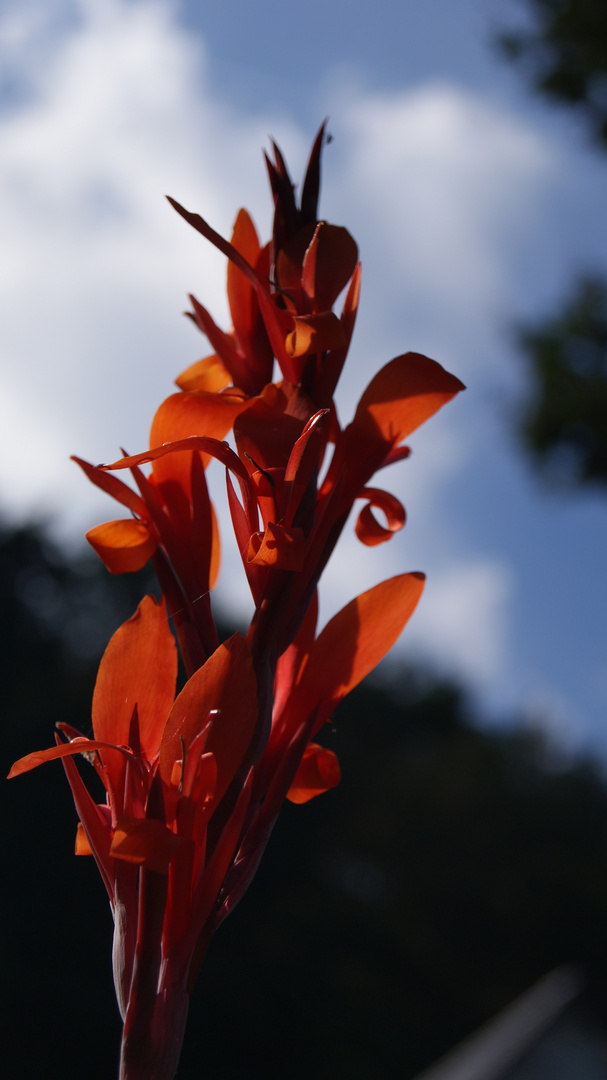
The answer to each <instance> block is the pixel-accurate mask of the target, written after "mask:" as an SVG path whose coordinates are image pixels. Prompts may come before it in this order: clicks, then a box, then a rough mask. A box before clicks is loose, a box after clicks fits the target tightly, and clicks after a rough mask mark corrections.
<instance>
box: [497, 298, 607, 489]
mask: <svg viewBox="0 0 607 1080" xmlns="http://www.w3.org/2000/svg"><path fill="white" fill-rule="evenodd" d="M518 337H519V342H520V345H521V348H522V350H523V352H524V353H525V354H526V355H527V357H528V359H529V362H530V366H531V370H532V377H533V383H534V386H533V390H532V393H531V396H530V399H529V400H528V402H527V403H526V405H525V408H524V411H523V415H522V417H521V423H520V429H521V433H522V436H523V441H524V443H525V444H526V446H527V447H528V449H529V450H530V451H531V452H532V454H533V455H534V456H535V458H536V459H537V461H538V463H539V464H540V465H542V466H543V467H544V469H545V471H546V472H547V473H548V475H550V477H551V478H552V479H555V480H557V481H565V482H569V483H572V482H578V483H585V482H592V483H599V484H607V283H606V282H605V281H603V280H602V279H601V278H597V277H586V278H583V279H581V280H580V281H579V282H578V283H577V284H576V286H575V289H574V293H573V295H572V297H571V298H570V299H569V301H568V303H565V304H563V307H562V310H561V311H560V312H559V314H558V315H557V316H556V317H554V318H553V319H549V320H548V321H546V322H543V323H541V324H540V325H539V326H538V327H537V328H532V327H527V328H524V329H522V330H520V331H519V335H518Z"/></svg>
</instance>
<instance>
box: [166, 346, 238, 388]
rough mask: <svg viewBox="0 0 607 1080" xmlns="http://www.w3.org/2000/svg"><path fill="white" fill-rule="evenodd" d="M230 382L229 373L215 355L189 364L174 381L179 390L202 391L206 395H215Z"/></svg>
mask: <svg viewBox="0 0 607 1080" xmlns="http://www.w3.org/2000/svg"><path fill="white" fill-rule="evenodd" d="M231 382H232V376H231V375H230V372H229V371H228V369H227V368H226V367H224V365H223V364H222V362H221V360H220V359H219V357H218V356H216V354H215V353H212V354H211V356H205V357H203V359H202V360H197V361H196V363H195V364H190V366H189V367H188V368H186V369H185V371H182V372H181V375H178V376H177V378H176V379H175V383H176V385H177V386H178V387H179V389H180V390H204V391H205V393H207V394H217V393H219V391H220V390H223V389H224V387H226V386H229V385H230V383H231Z"/></svg>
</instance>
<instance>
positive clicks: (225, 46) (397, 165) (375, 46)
mask: <svg viewBox="0 0 607 1080" xmlns="http://www.w3.org/2000/svg"><path fill="white" fill-rule="evenodd" d="M521 16H522V8H520V7H519V5H518V4H517V3H516V0H424V2H423V3H422V2H421V0H406V2H404V3H403V2H402V0H401V2H400V3H396V2H395V0H374V2H373V3H366V2H364V0H354V2H352V0H348V2H346V0H331V2H330V3H327V0H322V2H321V0H308V2H307V3H306V4H305V5H294V4H293V5H290V4H285V3H284V0H282V2H279V0H256V2H255V3H254V4H253V3H251V2H250V0H205V2H204V4H203V3H197V2H196V3H195V2H194V0H189V2H188V0H183V2H178V0H18V2H14V3H12V2H11V0H2V3H1V4H0V146H1V153H0V230H1V234H2V239H3V244H2V248H3V258H2V262H1V264H0V267H1V268H0V291H1V299H0V344H1V350H0V447H1V453H0V508H1V510H2V513H3V514H4V515H5V516H8V517H9V518H10V519H11V520H23V519H24V518H29V517H31V516H32V515H35V516H36V517H38V518H40V517H44V518H46V519H47V520H51V522H52V527H53V529H54V531H55V533H56V534H57V535H59V536H60V537H61V538H62V540H64V541H66V542H69V543H71V544H72V545H75V544H76V543H77V540H78V538H79V537H80V536H81V534H82V531H83V529H84V528H88V527H90V526H91V525H93V524H96V523H97V522H98V521H100V520H104V519H107V518H111V517H113V516H114V513H115V512H114V508H113V507H112V506H111V504H110V502H109V500H107V499H106V498H105V497H104V496H102V495H101V494H100V493H98V492H96V491H95V490H94V489H93V488H92V487H90V488H89V487H87V485H86V483H85V481H84V479H83V477H82V476H81V475H80V474H79V473H78V471H77V470H76V468H75V466H73V465H72V464H71V463H70V462H69V460H68V458H69V455H70V454H71V453H78V454H80V455H81V456H83V457H85V458H88V459H89V460H91V461H102V460H109V459H111V458H112V457H114V456H116V454H117V447H119V446H121V445H123V446H126V447H127V448H128V449H129V450H130V451H131V452H135V451H137V450H140V449H143V448H144V447H145V446H146V445H147V435H148V430H149V422H150V419H151V416H152V414H153V412H154V410H155V408H156V407H157V405H158V404H159V402H160V401H161V400H162V398H163V397H166V396H167V394H168V393H170V392H171V388H172V380H173V379H174V377H175V376H176V375H177V374H178V373H179V372H180V371H181V370H182V369H183V368H185V367H186V366H187V365H188V364H189V363H191V362H193V361H194V360H195V359H197V358H198V357H199V356H201V355H204V354H205V352H206V351H208V350H207V349H206V346H205V342H204V340H203V339H202V338H201V336H200V335H199V334H198V332H197V331H196V330H195V329H194V328H193V327H192V326H191V325H190V324H189V323H188V322H187V321H186V320H185V319H184V318H183V316H182V315H181V314H180V313H181V311H182V310H183V307H184V304H185V297H186V294H187V293H188V292H190V291H192V292H194V293H195V294H196V295H197V296H198V298H199V299H200V300H201V301H202V302H203V303H205V305H206V306H207V307H209V308H210V309H211V310H212V311H213V313H214V314H215V317H216V318H217V320H218V321H220V322H223V323H224V324H225V325H227V315H226V307H225V301H224V298H223V292H224V285H225V264H224V261H223V259H222V258H221V257H220V256H219V255H217V253H215V252H214V251H213V250H211V249H210V248H208V247H207V246H205V244H204V241H203V240H202V238H200V237H199V236H197V234H195V233H194V232H193V231H192V230H189V229H188V227H187V226H186V225H185V223H184V222H183V221H181V220H180V219H179V218H178V217H177V216H176V215H175V214H174V212H173V211H172V210H171V208H170V207H169V206H168V204H167V203H166V202H165V200H164V197H163V196H164V194H165V193H168V194H171V195H173V196H174V197H175V198H177V199H178V200H179V201H180V202H182V203H183V204H184V205H185V206H187V207H188V208H190V209H193V210H198V211H199V212H201V213H202V214H203V215H204V216H205V217H206V219H207V220H208V221H210V222H211V223H212V224H213V225H214V227H215V228H217V229H218V230H219V231H220V232H222V233H224V234H226V233H229V232H230V230H231V226H232V222H233V220H234V217H235V214H236V211H237V209H238V207H239V206H241V205H246V206H247V207H248V208H249V209H250V210H251V212H252V213H253V216H254V218H255V220H256V222H257V225H258V228H259V230H260V232H261V233H262V235H263V237H264V238H266V237H267V235H268V232H269V228H270V221H271V203H270V200H269V197H268V192H267V183H266V179H265V175H264V169H263V164H262V157H261V147H263V146H266V147H267V146H268V137H269V136H270V135H272V136H273V137H274V138H275V139H276V140H277V141H278V142H279V144H280V145H281V146H282V148H283V150H284V151H285V154H286V155H287V158H288V161H289V163H290V166H291V170H292V173H293V175H294V177H295V178H296V179H297V178H298V177H299V176H300V175H301V171H302V168H303V166H304V164H305V160H306V157H307V153H308V150H309V146H310V143H311V140H312V138H313V135H314V133H315V131H316V129H317V127H318V125H319V123H320V121H321V120H322V119H323V118H324V117H325V116H327V115H328V116H329V117H330V124H329V127H330V131H331V134H332V135H333V140H332V142H331V144H330V145H329V146H328V147H327V148H326V151H325V161H324V177H323V197H322V213H323V216H325V217H326V218H327V219H329V220H331V221H334V222H336V223H338V224H344V225H347V227H348V228H349V229H350V231H351V232H352V233H353V234H354V236H355V237H356V239H357V240H358V242H359V246H360V249H361V255H362V259H363V294H362V307H361V312H360V316H359V323H358V326H357V334H356V338H355V345H354V347H353V350H352V353H351V358H350V371H349V374H348V376H347V378H346V379H345V381H344V385H343V386H342V387H341V390H340V395H339V398H338V403H339V409H340V415H341V418H342V420H346V419H347V418H348V417H349V415H351V412H352V409H353V407H354V405H355V402H356V400H357V398H358V396H359V395H360V392H361V391H362V390H363V389H364V386H365V385H366V383H367V382H368V381H369V379H370V377H371V375H372V374H373V372H374V371H375V370H376V369H377V368H378V367H379V366H381V365H382V364H383V363H385V362H386V361H387V360H389V359H390V358H391V357H392V356H394V355H396V354H398V353H401V352H404V351H406V350H408V349H414V350H417V351H419V352H424V353H427V354H428V355H430V356H433V357H434V358H435V359H437V360H439V361H440V362H441V363H442V364H443V365H444V366H445V367H447V368H448V369H450V370H451V371H453V372H454V373H455V374H457V375H458V376H459V377H460V378H462V379H463V381H464V382H466V383H467V385H468V390H467V392H466V394H465V395H462V396H461V397H460V399H459V400H458V401H457V402H455V403H452V404H451V405H450V406H449V407H448V408H447V409H445V410H444V411H443V412H442V413H441V414H440V415H439V416H438V417H437V418H435V419H434V420H433V421H431V422H430V423H429V424H428V425H427V426H426V427H425V428H424V429H422V430H421V431H420V432H419V433H417V434H416V435H415V436H414V438H413V439H412V446H413V450H414V453H413V456H412V458H411V459H410V460H409V461H408V462H406V463H403V464H401V465H400V466H399V467H397V468H395V469H394V470H393V474H392V475H391V476H389V477H388V475H387V474H386V486H390V489H391V490H393V491H395V492H396V493H397V494H398V495H399V497H401V498H402V499H403V501H404V502H405V505H406V507H407V511H408V524H407V526H406V529H405V531H404V532H403V533H402V534H400V535H399V536H398V537H397V538H395V539H394V540H393V541H391V543H390V544H389V545H385V546H384V547H383V548H381V549H379V554H378V549H374V550H371V551H369V550H367V549H362V550H361V548H360V545H357V542H356V541H355V540H354V539H353V538H352V537H349V538H347V539H345V541H344V544H343V546H342V549H341V554H340V555H338V557H337V558H336V559H334V561H333V563H332V564H331V567H330V570H329V571H328V572H327V575H326V580H325V591H324V594H323V600H322V611H323V613H324V614H325V616H326V615H328V614H330V613H331V612H332V611H334V610H335V609H336V608H337V607H339V606H341V605H342V604H343V603H345V602H346V601H347V600H348V599H350V597H351V596H352V594H353V592H355V591H359V590H360V589H361V588H362V587H365V586H367V585H370V584H372V583H374V582H375V581H377V580H380V579H381V578H382V577H385V576H388V575H389V574H390V573H397V572H399V571H400V570H402V569H411V570H413V569H422V570H425V571H426V572H427V573H428V586H427V591H426V594H425V596H424V599H423V602H422V605H421V606H420V608H419V610H418V612H417V613H416V615H415V618H414V620H413V621H412V623H411V624H410V626H409V627H408V628H407V630H406V631H405V634H404V635H403V638H402V641H401V644H400V646H399V650H400V652H399V655H404V654H406V655H408V656H409V657H423V658H425V659H427V660H430V661H431V662H432V663H433V664H434V665H435V666H436V667H437V668H438V669H439V670H442V671H445V672H450V673H455V674H457V675H459V676H460V677H462V678H465V679H466V680H467V681H468V682H469V683H470V685H471V686H472V687H473V689H474V691H475V693H476V694H477V695H478V698H479V701H480V702H481V703H482V705H483V708H484V709H485V710H488V711H489V713H490V714H491V715H492V716H493V717H495V718H496V719H498V718H500V717H501V718H505V717H507V716H508V715H511V714H513V713H517V714H518V715H521V714H522V715H524V716H525V717H526V718H527V719H528V721H529V722H530V723H542V724H544V725H546V726H547V727H548V728H550V729H551V730H553V731H554V732H555V733H556V734H557V735H558V737H559V738H561V739H562V740H564V742H565V743H566V744H567V745H568V746H571V747H575V748H584V747H587V746H591V747H594V748H596V749H598V750H599V751H600V752H601V753H602V754H603V755H604V756H607V722H606V717H607V655H606V642H607V579H606V575H605V569H604V558H603V551H604V549H605V539H606V534H607V504H606V503H605V502H604V501H601V498H600V497H599V496H598V495H593V494H586V493H583V494H580V493H575V494H572V495H570V496H567V497H564V496H562V495H557V494H555V493H554V492H549V491H547V490H546V489H545V488H544V487H542V486H541V484H540V483H539V482H538V480H537V479H536V478H535V477H534V475H533V473H532V472H531V470H530V467H529V466H528V464H527V462H526V460H525V459H524V457H523V456H522V455H521V453H520V452H519V450H518V449H517V446H516V441H515V438H514V436H513V433H512V428H513V417H514V416H515V415H516V408H517V402H518V401H519V400H520V399H521V396H522V395H523V394H524V392H525V387H526V381H525V372H524V368H523V366H522V364H521V362H520V359H519V358H518V356H517V353H516V349H515V348H514V346H513V342H512V327H513V325H514V324H516V322H517V321H520V320H521V319H529V318H533V317H538V316H539V315H540V314H542V313H544V312H546V311H551V310H553V308H554V306H555V305H556V304H557V303H558V301H559V298H560V297H562V296H563V295H564V294H565V292H566V291H567V283H568V282H569V281H570V279H571V277H572V275H573V273H574V272H575V271H578V270H581V269H586V268H588V269H597V268H598V269H601V268H602V269H607V254H606V252H607V243H606V241H607V222H606V220H605V215H604V185H605V175H606V169H607V159H602V158H601V157H600V156H599V155H598V154H597V153H595V152H594V151H593V150H592V149H591V148H590V146H588V145H587V143H586V141H585V137H584V133H583V131H582V130H581V129H580V127H579V126H578V125H577V124H576V123H575V122H574V121H573V120H572V118H570V117H568V116H565V115H563V114H562V113H561V112H560V111H558V110H553V109H550V108H549V107H548V106H547V105H544V104H543V103H542V102H541V101H538V100H535V99H533V98H532V97H531V96H530V95H529V94H528V93H527V90H526V88H525V86H524V85H523V83H522V81H521V80H520V78H519V75H518V73H516V72H514V71H511V70H510V68H509V67H508V66H507V65H505V64H503V63H502V62H501V60H500V59H499V58H498V57H497V56H496V53H495V51H494V49H493V48H492V45H491V41H492V36H493V35H494V34H495V32H496V30H497V29H498V28H499V27H500V26H504V25H512V24H513V23H516V22H517V21H519V20H520V18H521ZM388 481H389V485H388ZM216 490H217V492H218V501H219V502H221V483H220V478H218V482H217V487H216ZM353 583H356V584H353ZM220 592H221V595H222V596H223V599H224V602H225V603H226V604H231V605H235V606H237V607H240V608H241V609H242V606H243V597H244V596H245V595H246V593H245V586H244V581H243V577H242V573H241V571H240V570H239V568H238V565H237V563H236V561H235V560H234V558H233V557H232V556H231V555H230V553H229V552H228V554H227V556H226V559H225V563H224V568H223V573H222V579H221V582H220Z"/></svg>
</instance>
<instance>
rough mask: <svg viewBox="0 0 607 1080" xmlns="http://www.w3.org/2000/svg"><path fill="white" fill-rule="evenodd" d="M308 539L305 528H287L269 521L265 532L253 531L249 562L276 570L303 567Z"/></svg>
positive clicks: (296, 569)
mask: <svg viewBox="0 0 607 1080" xmlns="http://www.w3.org/2000/svg"><path fill="white" fill-rule="evenodd" d="M305 554H306V541H305V538H304V534H303V530H302V529H299V528H292V529H287V528H285V527H284V525H277V524H276V523H275V522H273V521H269V522H268V524H267V526H266V530H265V532H264V533H263V534H262V533H253V535H252V537H251V539H250V541H249V550H248V552H247V562H249V563H253V565H254V566H273V567H274V568H275V569H276V570H295V571H300V570H302V569H303V564H304V558H305Z"/></svg>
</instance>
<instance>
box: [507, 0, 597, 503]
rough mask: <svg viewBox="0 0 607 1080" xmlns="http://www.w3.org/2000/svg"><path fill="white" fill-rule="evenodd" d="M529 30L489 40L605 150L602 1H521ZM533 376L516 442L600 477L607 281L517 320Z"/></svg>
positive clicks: (580, 477)
mask: <svg viewBox="0 0 607 1080" xmlns="http://www.w3.org/2000/svg"><path fill="white" fill-rule="evenodd" d="M523 6H524V7H525V8H526V11H527V14H528V15H529V16H530V17H531V29H524V30H512V31H507V32H503V33H502V34H501V35H500V37H499V39H498V43H499V45H500V46H501V49H502V51H503V52H504V53H505V55H506V56H508V57H509V58H510V59H512V60H514V61H517V62H519V63H520V64H521V66H522V68H523V69H524V71H525V72H526V73H527V74H528V75H529V77H530V78H531V81H532V83H533V85H534V87H535V89H536V90H537V91H539V92H540V93H542V94H546V95H548V97H550V98H552V100H553V101H555V102H561V103H564V104H567V105H570V106H574V107H575V108H576V109H577V110H578V113H579V115H581V116H583V117H584V119H585V121H586V122H587V123H588V124H589V126H590V129H591V130H592V132H593V134H594V135H595V137H596V139H597V142H598V145H599V146H600V147H601V148H602V149H603V150H607V2H606V0H524V4H523ZM518 336H519V340H520V344H521V346H522V349H523V352H524V353H525V354H526V356H527V358H528V360H529V365H530V370H531V375H532V380H533V384H534V385H533V391H532V397H531V399H530V401H529V402H528V404H527V405H526V406H525V407H524V413H523V417H522V422H521V424H520V430H521V433H522V436H523V442H524V444H525V445H526V447H527V448H528V449H529V450H530V451H531V453H532V456H533V457H535V459H536V462H537V463H538V464H540V465H541V466H542V467H543V468H544V470H545V472H546V473H547V474H548V475H549V476H550V477H551V479H555V480H557V481H566V482H568V483H573V482H576V483H586V482H590V483H599V484H603V483H605V482H607V281H606V280H605V278H604V277H602V276H599V275H597V274H594V275H587V276H586V277H582V278H580V279H579V280H578V281H577V282H574V283H573V286H572V287H571V289H570V293H569V297H568V298H567V299H566V300H565V301H564V303H563V304H562V305H561V309H560V310H559V312H558V314H556V315H554V316H552V317H548V318H547V319H546V320H545V321H544V323H543V324H539V325H537V326H536V327H523V328H521V329H520V331H519V335H518Z"/></svg>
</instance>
